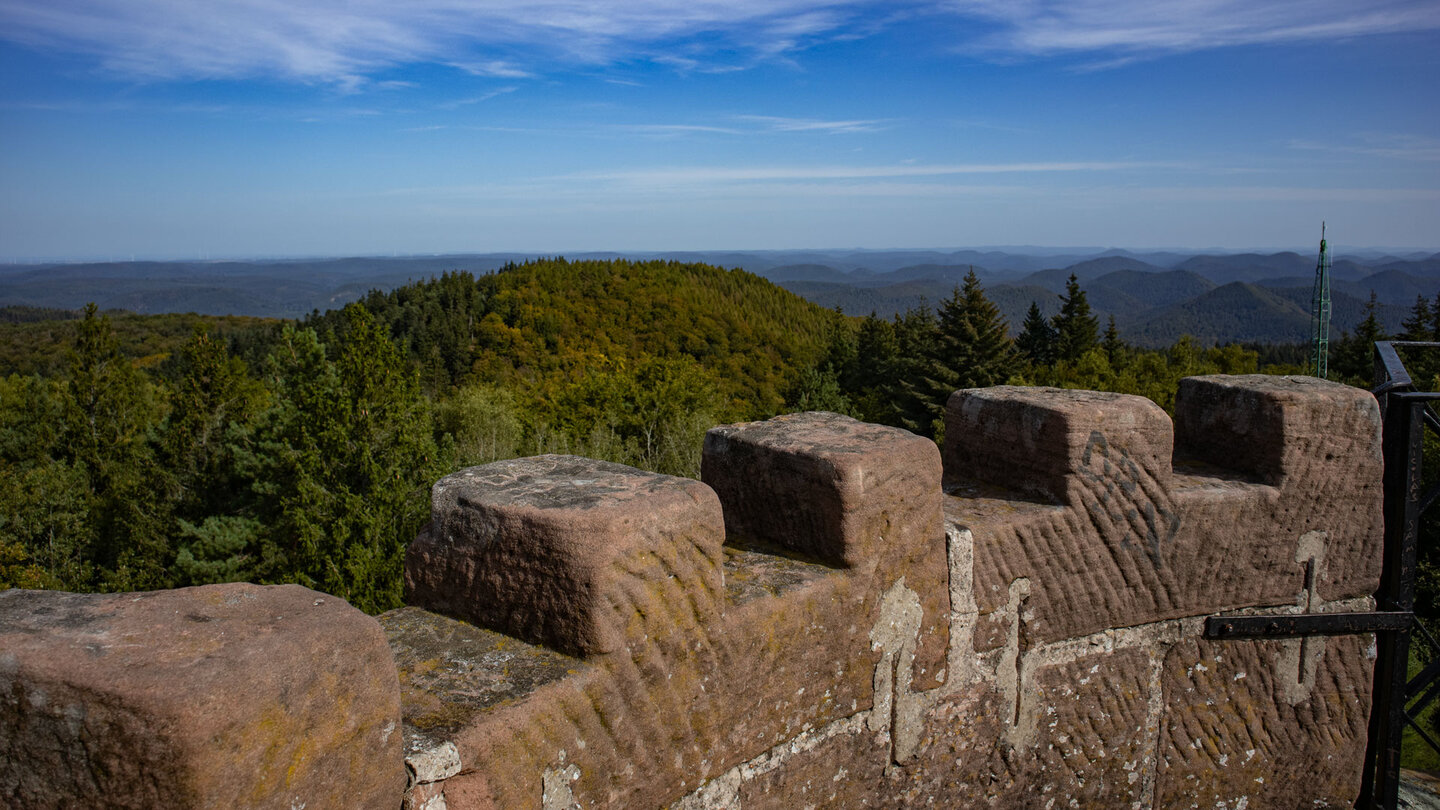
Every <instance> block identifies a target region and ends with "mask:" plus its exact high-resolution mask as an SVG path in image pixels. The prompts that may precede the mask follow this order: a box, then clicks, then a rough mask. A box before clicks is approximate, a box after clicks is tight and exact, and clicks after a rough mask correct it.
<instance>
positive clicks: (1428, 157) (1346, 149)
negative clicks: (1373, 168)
mask: <svg viewBox="0 0 1440 810" xmlns="http://www.w3.org/2000/svg"><path fill="white" fill-rule="evenodd" d="M1357 140H1358V141H1359V142H1358V143H1345V144H1341V143H1323V142H1320V141H1311V140H1299V139H1297V140H1292V141H1290V144H1289V145H1290V148H1291V149H1301V150H1305V151H1311V152H1332V153H1337V154H1347V155H1363V156H1366V157H1382V158H1391V159H1393V160H1408V161H1421V162H1434V161H1440V139H1437V138H1431V137H1426V136H1422V135H1410V134H1379V133H1366V134H1363V135H1361V136H1360V137H1359V138H1358V139H1357Z"/></svg>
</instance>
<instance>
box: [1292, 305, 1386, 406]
mask: <svg viewBox="0 0 1440 810" xmlns="http://www.w3.org/2000/svg"><path fill="white" fill-rule="evenodd" d="M1377 306H1378V305H1377V302H1376V300H1375V293H1373V292H1372V293H1370V302H1369V303H1368V304H1366V305H1365V320H1363V321H1361V322H1360V323H1359V325H1357V326H1356V327H1355V333H1354V334H1353V335H1352V334H1350V333H1348V332H1342V333H1341V335H1340V339H1339V340H1338V341H1336V342H1335V344H1334V345H1333V346H1331V348H1330V355H1331V356H1330V376H1331V378H1333V379H1337V380H1340V381H1342V382H1346V383H1350V384H1351V385H1357V386H1360V387H1361V388H1366V387H1368V386H1369V384H1370V380H1371V378H1372V377H1373V376H1374V352H1375V348H1374V347H1375V342H1376V341H1377V340H1386V339H1388V338H1387V337H1386V335H1385V329H1384V327H1382V326H1381V325H1380V319H1379V318H1378V317H1377V316H1376V308H1377ZM1311 373H1312V374H1313V373H1314V372H1313V371H1312V372H1311Z"/></svg>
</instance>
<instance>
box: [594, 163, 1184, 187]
mask: <svg viewBox="0 0 1440 810" xmlns="http://www.w3.org/2000/svg"><path fill="white" fill-rule="evenodd" d="M1165 165H1166V164H1156V163H1135V162H1098V161H1089V162H1085V161H1080V162H1063V161H1051V162H1034V163H962V164H945V165H931V166H927V165H915V164H904V165H898V166H772V167H748V168H747V167H688V168H663V169H637V170H633V171H610V172H583V173H579V174H575V175H570V176H569V179H573V180H582V181H583V180H594V181H611V182H615V181H619V182H626V183H633V184H642V185H647V186H657V185H695V184H702V185H703V184H714V183H747V182H756V181H774V180H805V181H816V182H818V181H831V180H857V179H866V178H898V177H941V176H946V175H965V174H1031V173H1057V172H1114V171H1126V170H1132V169H1153V168H1157V167H1163V166H1165Z"/></svg>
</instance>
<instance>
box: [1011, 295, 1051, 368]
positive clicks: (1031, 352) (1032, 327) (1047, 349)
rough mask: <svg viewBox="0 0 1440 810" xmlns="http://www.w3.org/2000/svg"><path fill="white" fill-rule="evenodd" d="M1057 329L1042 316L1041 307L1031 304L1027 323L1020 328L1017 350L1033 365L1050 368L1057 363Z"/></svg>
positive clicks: (1032, 302)
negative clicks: (1049, 366)
mask: <svg viewBox="0 0 1440 810" xmlns="http://www.w3.org/2000/svg"><path fill="white" fill-rule="evenodd" d="M1055 337H1056V336H1055V327H1054V326H1052V325H1051V324H1050V319H1049V318H1046V317H1045V316H1044V315H1042V314H1040V305H1039V304H1037V303H1035V302H1034V301H1031V302H1030V311H1029V312H1027V313H1026V314H1025V323H1024V324H1022V325H1021V327H1020V336H1019V337H1017V338H1015V348H1016V349H1017V350H1019V352H1020V354H1021V355H1022V356H1023V357H1024V358H1025V359H1026V360H1029V361H1030V362H1031V363H1034V364H1035V365H1037V366H1048V365H1052V364H1053V363H1054V362H1055Z"/></svg>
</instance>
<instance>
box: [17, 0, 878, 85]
mask: <svg viewBox="0 0 1440 810" xmlns="http://www.w3.org/2000/svg"><path fill="white" fill-rule="evenodd" d="M864 5H867V4H866V3H864V2H861V1H860V0H628V2H625V3H606V4H601V3H594V2H590V1H589V0H487V2H465V1H464V0H406V2H393V0H206V2H189V1H188V0H63V1H59V0H3V2H0V38H3V39H6V40H10V41H13V42H20V43H23V44H26V45H29V46H33V47H39V48H55V49H64V50H68V51H79V52H83V53H88V54H91V55H93V56H94V57H95V58H96V59H98V61H99V64H100V66H101V67H102V68H103V69H105V70H108V71H111V72H113V73H116V74H119V75H122V76H127V77H139V78H145V79H193V78H253V77H277V78H281V79H285V80H295V81H304V82H326V83H333V84H335V85H337V86H339V87H342V88H358V87H363V86H364V85H365V83H366V81H367V80H368V79H369V77H371V76H373V75H375V74H376V73H378V72H380V71H383V70H385V69H387V68H389V67H392V66H395V65H399V64H405V63H412V62H432V63H440V64H448V65H451V66H453V67H456V68H458V69H461V70H464V71H467V72H469V73H472V74H474V75H477V76H485V77H490V78H506V79H522V78H528V77H531V76H533V75H536V74H537V73H540V72H543V71H544V70H546V69H548V68H552V67H555V66H557V65H558V66H564V65H571V66H573V65H598V64H612V63H615V62H619V61H623V60H630V59H652V60H655V61H669V62H671V63H673V64H677V65H680V66H687V69H694V70H726V69H737V68H739V67H742V66H744V65H747V64H752V63H754V61H756V60H759V59H764V58H770V57H776V56H779V55H783V54H785V53H788V52H791V51H794V50H796V49H799V48H803V47H807V46H808V45H809V44H811V43H813V42H814V41H815V40H816V39H817V38H820V37H824V36H828V35H836V36H838V35H841V34H843V33H848V32H846V31H844V26H845V24H846V22H847V20H848V19H850V17H851V12H852V10H853V9H855V8H856V7H859V6H864ZM717 53H728V54H731V55H732V56H734V59H732V60H731V61H730V62H729V63H726V64H722V63H721V62H720V60H717V59H715V58H714V56H715V54H717Z"/></svg>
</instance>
